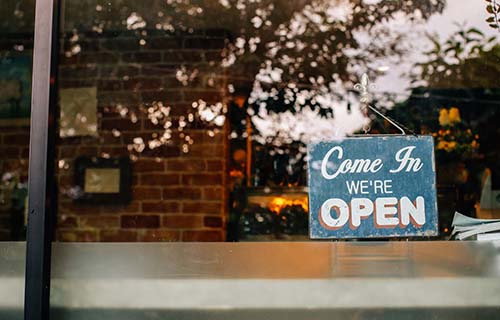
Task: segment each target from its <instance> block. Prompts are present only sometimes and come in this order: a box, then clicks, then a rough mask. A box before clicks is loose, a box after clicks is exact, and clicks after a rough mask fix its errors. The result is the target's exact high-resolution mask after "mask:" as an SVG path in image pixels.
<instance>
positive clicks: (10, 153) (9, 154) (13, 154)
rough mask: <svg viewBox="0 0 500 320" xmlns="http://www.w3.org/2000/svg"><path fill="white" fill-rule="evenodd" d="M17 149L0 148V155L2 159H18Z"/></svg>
mask: <svg viewBox="0 0 500 320" xmlns="http://www.w3.org/2000/svg"><path fill="white" fill-rule="evenodd" d="M19 151H20V150H19V148H17V147H0V154H1V155H2V158H3V159H5V158H18V157H19Z"/></svg>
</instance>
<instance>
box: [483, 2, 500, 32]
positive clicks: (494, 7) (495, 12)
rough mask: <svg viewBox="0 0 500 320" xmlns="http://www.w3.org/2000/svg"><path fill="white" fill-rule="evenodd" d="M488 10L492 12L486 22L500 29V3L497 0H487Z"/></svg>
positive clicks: (489, 12)
mask: <svg viewBox="0 0 500 320" xmlns="http://www.w3.org/2000/svg"><path fill="white" fill-rule="evenodd" d="M486 3H487V4H486V12H488V14H490V16H489V17H488V19H486V22H487V23H488V25H489V26H490V27H492V28H493V29H498V30H499V31H500V18H499V15H500V4H498V3H497V0H486Z"/></svg>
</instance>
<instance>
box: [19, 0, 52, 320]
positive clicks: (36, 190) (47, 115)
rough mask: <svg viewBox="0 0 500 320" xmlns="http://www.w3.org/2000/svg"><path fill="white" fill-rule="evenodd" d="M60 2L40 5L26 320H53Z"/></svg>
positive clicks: (44, 1)
mask: <svg viewBox="0 0 500 320" xmlns="http://www.w3.org/2000/svg"><path fill="white" fill-rule="evenodd" d="M59 5H60V1H58V0H36V1H35V30H34V46H33V80H32V96H31V123H30V146H29V173H28V227H27V236H26V273H25V293H24V294H25V297H24V319H29V320H42V319H44V320H45V319H49V313H50V264H51V256H52V252H51V247H52V237H53V228H52V226H53V219H52V218H53V217H55V204H56V201H55V194H56V193H55V192H54V190H55V188H54V187H55V181H54V166H55V163H54V159H55V157H54V156H55V152H54V151H55V133H56V121H55V116H56V114H57V113H56V108H57V88H56V85H55V84H56V83H57V73H56V71H57V61H56V59H57V55H58V41H57V39H58V38H57V35H58V33H57V31H58V21H59V20H58V13H59V10H58V8H59Z"/></svg>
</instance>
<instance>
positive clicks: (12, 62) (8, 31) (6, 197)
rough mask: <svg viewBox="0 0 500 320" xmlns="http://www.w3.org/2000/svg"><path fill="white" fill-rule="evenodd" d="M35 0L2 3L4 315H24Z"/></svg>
mask: <svg viewBox="0 0 500 320" xmlns="http://www.w3.org/2000/svg"><path fill="white" fill-rule="evenodd" d="M33 25H34V1H30V0H27V1H14V0H6V1H2V5H1V6H0V137H1V138H0V178H1V181H0V279H1V280H0V283H1V284H0V301H1V302H0V318H1V319H22V315H23V300H24V266H25V255H26V248H25V245H24V243H21V242H14V241H25V239H26V222H27V215H26V213H27V179H28V156H29V133H30V109H31V70H32V55H33Z"/></svg>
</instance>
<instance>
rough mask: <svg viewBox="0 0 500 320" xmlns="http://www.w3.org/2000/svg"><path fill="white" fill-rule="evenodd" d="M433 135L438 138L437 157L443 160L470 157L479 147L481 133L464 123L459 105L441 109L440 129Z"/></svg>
mask: <svg viewBox="0 0 500 320" xmlns="http://www.w3.org/2000/svg"><path fill="white" fill-rule="evenodd" d="M433 136H434V137H435V139H436V158H437V159H438V160H441V161H457V160H465V159H469V158H471V157H472V156H473V155H474V154H475V153H476V152H477V150H478V149H479V142H478V139H479V135H477V134H474V133H473V132H472V130H471V129H470V128H468V127H467V126H466V125H465V124H464V123H463V121H462V119H461V117H460V110H459V109H458V108H457V107H451V108H449V109H446V108H442V109H441V110H440V111H439V129H438V131H437V132H436V133H434V134H433Z"/></svg>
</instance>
